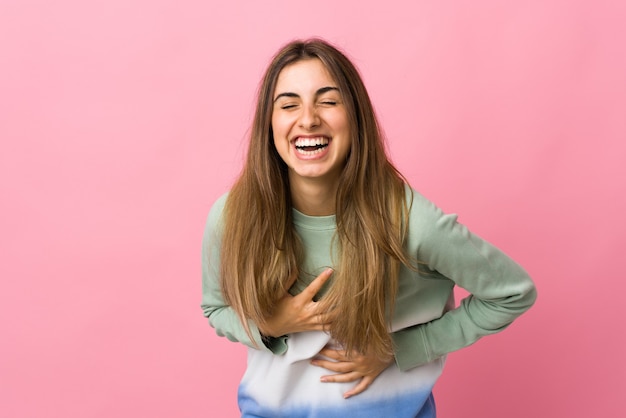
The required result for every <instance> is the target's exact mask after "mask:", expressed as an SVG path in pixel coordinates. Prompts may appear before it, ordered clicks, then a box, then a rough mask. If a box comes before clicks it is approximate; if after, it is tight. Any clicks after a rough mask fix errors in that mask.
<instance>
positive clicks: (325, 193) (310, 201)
mask: <svg viewBox="0 0 626 418" xmlns="http://www.w3.org/2000/svg"><path fill="white" fill-rule="evenodd" d="M290 189H291V202H292V203H293V207H294V208H295V209H296V210H298V211H300V212H302V213H304V214H305V215H309V216H326V215H333V214H334V213H335V198H336V195H337V184H336V183H334V184H331V185H330V186H329V184H328V182H327V181H326V182H324V181H320V179H312V180H308V179H302V178H298V179H295V178H291V179H290Z"/></svg>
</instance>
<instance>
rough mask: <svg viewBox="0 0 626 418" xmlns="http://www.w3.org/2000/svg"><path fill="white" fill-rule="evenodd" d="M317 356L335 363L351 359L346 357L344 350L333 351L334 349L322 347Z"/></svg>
mask: <svg viewBox="0 0 626 418" xmlns="http://www.w3.org/2000/svg"><path fill="white" fill-rule="evenodd" d="M319 355H322V356H324V357H328V358H331V359H333V360H337V361H349V360H352V358H350V357H348V356H347V354H346V352H345V351H344V350H335V349H334V348H328V347H324V348H322V349H321V350H320V352H319Z"/></svg>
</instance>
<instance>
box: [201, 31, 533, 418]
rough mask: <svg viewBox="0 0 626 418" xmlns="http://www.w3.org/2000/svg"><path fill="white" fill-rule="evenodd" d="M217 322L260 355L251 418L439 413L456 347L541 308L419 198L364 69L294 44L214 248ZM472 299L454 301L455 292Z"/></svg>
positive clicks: (208, 312)
mask: <svg viewBox="0 0 626 418" xmlns="http://www.w3.org/2000/svg"><path fill="white" fill-rule="evenodd" d="M202 261H203V271H202V272H203V300H202V308H203V311H204V315H205V316H206V317H207V318H208V319H209V321H210V324H211V325H212V326H213V327H214V328H215V329H216V331H217V333H218V334H219V335H221V336H226V337H227V338H228V339H229V340H231V341H237V342H240V343H243V344H245V345H247V346H248V347H249V348H248V366H247V369H246V372H245V374H244V376H243V378H242V381H241V384H240V387H239V395H238V400H239V408H240V410H241V413H242V416H243V417H267V418H276V417H286V418H287V417H288V418H298V417H325V418H329V417H331V418H332V417H346V416H358V417H394V418H403V417H411V418H413V417H435V406H434V401H433V397H432V388H433V385H434V384H435V382H436V380H437V378H438V377H439V375H440V374H441V371H442V368H443V365H444V361H445V356H446V354H447V353H450V352H452V351H455V350H458V349H460V348H463V347H465V346H468V345H469V344H472V343H474V342H475V341H476V340H478V339H479V338H481V337H483V336H485V335H488V334H493V333H496V332H498V331H501V330H502V329H504V328H505V327H506V326H507V325H509V324H510V323H511V322H512V321H513V320H514V319H515V318H517V317H518V316H519V315H521V314H522V313H523V312H525V311H526V310H527V309H528V308H530V306H531V305H532V304H533V302H534V300H535V297H536V292H535V287H534V285H533V283H532V281H531V280H530V278H529V277H528V275H527V274H526V272H525V271H524V270H523V269H522V268H521V267H520V266H519V265H517V264H516V263H515V262H514V261H512V260H511V259H510V258H508V257H507V256H506V255H504V254H503V253H502V252H501V251H499V250H498V249H496V248H495V247H493V246H492V245H490V244H488V243H487V242H485V241H484V240H482V239H480V238H479V237H477V236H476V235H474V234H473V233H471V232H470V231H468V229H467V228H466V227H465V226H463V225H461V224H459V223H458V222H457V221H456V216H454V215H446V214H444V213H442V211H441V210H439V209H438V208H437V207H436V206H435V205H433V204H432V203H431V202H429V201H428V200H426V199H425V198H424V197H423V196H422V195H420V194H419V193H418V192H417V191H415V190H413V189H412V188H411V187H410V186H409V185H408V184H407V181H406V180H405V179H404V178H403V177H402V175H401V174H400V173H398V171H397V170H396V169H395V168H394V166H393V165H392V164H391V162H390V161H389V159H388V158H387V156H386V153H385V148H384V143H383V138H382V135H381V131H380V129H379V126H378V122H377V120H376V117H375V115H374V111H373V107H372V104H371V102H370V99H369V96H368V94H367V91H366V89H365V87H364V85H363V82H362V80H361V78H360V76H359V74H358V72H357V70H356V69H355V67H354V65H353V64H352V63H351V62H350V61H349V60H348V59H347V58H346V56H345V55H344V54H342V53H341V52H340V51H338V50H337V49H336V48H335V47H333V46H331V45H329V44H328V43H326V42H324V41H321V40H317V39H313V40H308V41H303V42H301V41H297V42H292V43H290V44H288V45H286V46H285V47H284V48H282V49H281V50H280V51H279V52H278V53H277V55H276V56H275V57H274V59H273V61H272V62H271V64H270V66H269V68H268V69H267V71H266V73H265V76H264V78H263V81H262V84H261V87H260V91H259V95H258V102H257V106H256V113H255V117H254V122H253V127H252V133H251V137H250V144H249V149H248V154H247V160H246V163H245V166H244V168H243V171H242V173H241V175H240V177H239V179H238V180H237V182H236V183H235V185H234V186H233V187H232V189H231V190H230V192H229V193H227V194H226V195H224V196H222V197H221V198H220V199H218V200H217V202H216V203H215V204H214V205H213V207H212V209H211V211H210V214H209V217H208V221H207V225H206V229H205V234H204V241H203V259H202ZM455 284H456V285H458V286H460V287H462V288H464V289H466V290H467V291H468V292H469V293H470V296H468V297H467V298H465V299H464V300H463V301H461V304H460V306H459V307H456V308H455V306H454V301H453V287H454V286H455Z"/></svg>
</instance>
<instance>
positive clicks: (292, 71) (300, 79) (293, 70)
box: [274, 58, 337, 96]
mask: <svg viewBox="0 0 626 418" xmlns="http://www.w3.org/2000/svg"><path fill="white" fill-rule="evenodd" d="M321 87H337V83H336V81H335V80H334V79H333V77H332V76H331V75H330V73H329V71H328V70H327V69H326V67H325V66H324V64H322V61H320V60H319V59H317V58H312V59H305V60H300V61H297V62H294V63H293V64H289V65H287V66H286V67H285V68H283V69H282V70H281V71H280V73H279V74H278V79H277V80H276V89H275V91H274V95H275V96H276V95H278V94H280V93H284V92H294V93H299V94H305V93H307V92H309V93H310V92H315V91H317V90H318V89H319V88H321Z"/></svg>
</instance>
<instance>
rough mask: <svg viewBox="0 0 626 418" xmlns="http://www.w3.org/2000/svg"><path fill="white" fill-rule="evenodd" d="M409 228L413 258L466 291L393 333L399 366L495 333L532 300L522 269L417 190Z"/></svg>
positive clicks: (533, 294)
mask: <svg viewBox="0 0 626 418" xmlns="http://www.w3.org/2000/svg"><path fill="white" fill-rule="evenodd" d="M410 231H411V232H410V233H411V234H414V236H413V237H411V238H410V239H414V240H416V241H415V247H416V250H417V259H418V260H419V261H420V262H423V263H425V265H426V266H427V267H428V268H429V269H431V270H433V273H434V274H433V275H432V277H433V278H432V280H445V279H450V280H452V281H454V283H455V284H456V285H458V286H460V287H461V288H463V289H465V290H467V291H468V292H469V293H470V295H469V296H468V297H466V298H465V299H463V300H462V301H461V303H460V306H459V307H457V308H456V309H452V310H449V311H447V312H445V313H444V314H443V315H442V316H441V317H439V318H437V319H434V320H432V321H430V322H427V323H425V324H420V325H416V326H413V327H409V328H405V329H402V330H399V331H396V332H395V333H393V340H394V343H395V345H396V353H395V354H396V363H397V365H398V367H400V369H402V370H408V369H411V368H413V367H416V366H419V365H421V364H424V363H427V362H429V361H432V360H434V359H436V358H438V357H441V356H443V355H445V354H447V353H450V352H452V351H455V350H458V349H460V348H463V347H466V346H468V345H470V344H472V343H474V342H476V341H477V340H478V339H479V338H481V337H483V336H485V335H489V334H494V333H496V332H499V331H501V330H503V329H504V328H506V327H507V326H508V325H509V324H511V323H512V322H513V320H515V318H517V317H518V316H520V315H521V314H522V313H524V312H525V311H527V310H528V309H529V308H530V307H531V306H532V305H533V303H534V302H535V299H536V296H537V293H536V289H535V286H534V284H533V282H532V280H531V279H530V277H529V276H528V274H527V273H526V272H525V271H524V269H522V268H521V267H520V266H519V265H518V264H517V263H516V262H514V261H513V260H512V259H511V258H509V257H508V256H506V255H505V254H504V253H503V252H502V251H500V250H498V249H497V248H496V247H494V246H493V245H491V244H489V243H488V242H486V241H484V240H482V239H481V238H479V237H478V236H476V235H475V234H473V233H472V232H470V231H469V230H468V229H467V228H466V227H465V226H464V225H462V224H460V223H458V222H457V216H456V215H446V214H444V213H443V212H442V211H441V210H440V209H439V208H437V207H436V206H435V205H434V204H432V203H431V202H429V201H428V200H426V199H425V198H424V197H423V196H421V195H419V194H418V193H414V199H413V206H412V209H411V217H410ZM421 267H422V268H423V266H421ZM442 276H443V277H442ZM425 277H428V274H426V275H425ZM424 280H429V279H424Z"/></svg>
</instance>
